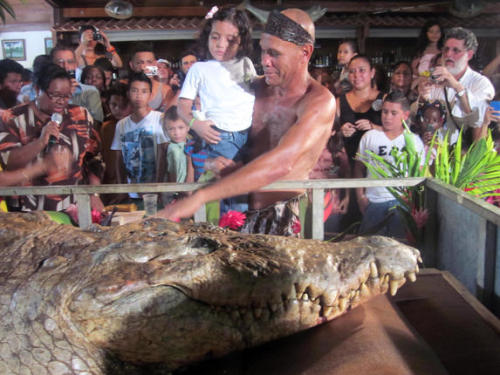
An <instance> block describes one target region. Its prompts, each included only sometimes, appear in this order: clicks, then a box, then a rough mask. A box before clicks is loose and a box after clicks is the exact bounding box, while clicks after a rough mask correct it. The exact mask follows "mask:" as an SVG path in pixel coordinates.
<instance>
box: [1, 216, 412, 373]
mask: <svg viewBox="0 0 500 375" xmlns="http://www.w3.org/2000/svg"><path fill="white" fill-rule="evenodd" d="M0 249H1V258H0V283H1V289H0V314H1V316H2V320H1V322H0V373H1V374H16V375H17V374H36V375H45V374H50V375H62V374H78V375H90V374H93V375H103V374H141V373H153V372H149V371H145V372H144V371H143V370H144V369H145V368H148V369H151V368H153V367H154V368H155V372H154V373H156V374H161V373H169V371H172V370H175V369H178V368H180V367H184V366H187V365H189V364H191V363H195V362H198V361H201V360H204V359H207V358H215V357H221V356H224V355H225V354H227V353H230V352H232V351H235V350H242V349H245V348H249V347H253V346H257V345H259V344H261V343H264V342H267V341H270V340H274V339H277V338H280V337H283V336H287V335H290V334H293V333H296V332H299V331H302V330H305V329H308V328H310V327H314V326H317V325H319V324H322V323H324V322H326V321H329V320H331V319H334V318H336V317H338V316H340V315H342V314H344V313H346V312H347V311H348V310H350V309H352V308H354V307H356V306H357V305H359V304H361V303H363V302H365V301H367V300H368V299H369V298H371V297H373V296H376V295H379V294H382V293H386V292H388V291H389V292H390V293H391V294H394V293H395V292H396V290H397V289H398V288H399V287H400V286H401V285H403V284H404V282H405V281H406V279H409V280H411V281H414V280H415V277H416V276H415V274H416V273H417V272H418V262H419V258H420V255H419V252H418V251H417V250H416V249H413V248H411V247H409V246H406V245H404V244H401V243H399V242H397V241H395V240H393V239H389V238H386V237H380V236H373V237H358V238H356V239H353V240H351V241H345V242H338V243H330V242H325V241H317V240H305V239H293V238H285V237H279V236H269V235H246V234H240V233H237V232H233V231H230V230H227V229H222V228H218V227H214V226H211V225H208V224H189V223H187V224H185V223H183V224H179V223H174V222H170V221H167V220H163V219H160V218H151V219H147V220H144V221H141V222H138V223H131V224H127V225H123V226H115V227H101V226H97V225H96V226H92V227H91V228H90V229H88V230H86V231H83V230H81V229H79V228H76V227H73V226H71V225H62V224H57V223H54V222H52V221H51V220H50V219H49V218H48V216H46V215H45V214H44V213H42V212H33V213H24V214H19V213H0ZM151 366H153V367H151ZM155 366H156V367H155ZM141 371H143V372H141Z"/></svg>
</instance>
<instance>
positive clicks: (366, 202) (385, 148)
mask: <svg viewBox="0 0 500 375" xmlns="http://www.w3.org/2000/svg"><path fill="white" fill-rule="evenodd" d="M409 114H410V105H409V103H408V99H407V98H406V97H405V96H404V95H403V94H402V93H400V92H398V91H396V92H392V93H390V94H388V95H387V96H386V98H385V99H384V103H383V105H382V130H376V129H373V130H369V131H367V132H366V133H365V134H364V135H363V137H362V138H361V141H360V143H359V151H358V158H361V159H362V160H368V162H371V158H370V156H369V155H368V154H367V151H372V152H373V153H375V154H376V155H378V156H381V157H383V158H384V159H385V160H387V161H389V162H394V160H393V158H392V156H391V150H392V149H393V148H397V149H399V150H402V149H403V148H404V147H405V145H406V143H405V138H404V134H403V131H404V127H403V120H405V121H406V120H407V119H408V116H409ZM413 140H414V144H415V148H416V150H417V152H422V151H423V149H424V145H423V143H422V141H421V140H420V138H419V137H418V136H417V135H415V134H413ZM354 168H355V169H354V176H355V177H357V178H362V177H371V176H372V175H371V173H368V175H367V173H366V172H367V168H366V167H365V166H364V164H363V163H362V162H361V160H360V159H358V160H357V161H356V164H355V167H354ZM356 197H357V200H358V205H359V208H360V210H361V212H362V213H363V220H362V222H361V226H360V229H359V230H360V233H367V232H373V231H376V232H377V233H378V234H382V235H386V236H394V237H398V238H404V236H405V228H404V224H403V218H402V217H400V215H399V214H398V213H397V210H395V214H393V215H392V216H390V217H388V214H389V210H391V209H392V208H393V207H395V206H396V205H397V204H398V201H397V200H396V199H395V198H394V196H393V195H392V194H391V193H390V192H389V190H387V189H386V188H384V187H371V188H366V189H365V188H358V189H356ZM379 226H380V227H381V228H378V227H379Z"/></svg>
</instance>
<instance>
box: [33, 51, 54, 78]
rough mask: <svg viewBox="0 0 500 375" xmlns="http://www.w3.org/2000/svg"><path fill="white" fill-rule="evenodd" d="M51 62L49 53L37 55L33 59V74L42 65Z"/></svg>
mask: <svg viewBox="0 0 500 375" xmlns="http://www.w3.org/2000/svg"><path fill="white" fill-rule="evenodd" d="M51 62H52V58H51V57H50V56H49V55H38V56H37V57H35V60H33V74H34V75H36V74H37V73H38V72H39V71H40V69H41V68H42V66H44V65H47V64H49V63H51Z"/></svg>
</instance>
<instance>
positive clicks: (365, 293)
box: [360, 283, 370, 297]
mask: <svg viewBox="0 0 500 375" xmlns="http://www.w3.org/2000/svg"><path fill="white" fill-rule="evenodd" d="M360 289H361V296H363V297H368V296H369V295H370V289H368V287H367V286H366V284H365V283H362V284H361V287H360Z"/></svg>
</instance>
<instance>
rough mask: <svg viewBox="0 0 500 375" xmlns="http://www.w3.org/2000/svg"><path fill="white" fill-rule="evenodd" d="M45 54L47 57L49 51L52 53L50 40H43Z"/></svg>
mask: <svg viewBox="0 0 500 375" xmlns="http://www.w3.org/2000/svg"><path fill="white" fill-rule="evenodd" d="M44 41H45V54H46V55H48V54H50V51H52V48H54V41H53V40H52V38H45V39H44Z"/></svg>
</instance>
